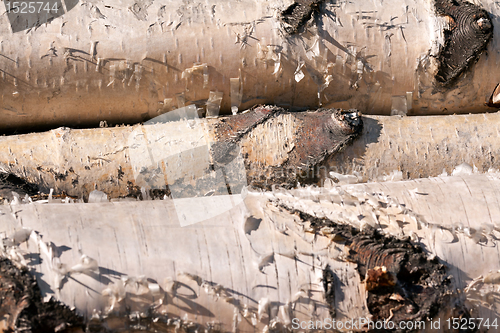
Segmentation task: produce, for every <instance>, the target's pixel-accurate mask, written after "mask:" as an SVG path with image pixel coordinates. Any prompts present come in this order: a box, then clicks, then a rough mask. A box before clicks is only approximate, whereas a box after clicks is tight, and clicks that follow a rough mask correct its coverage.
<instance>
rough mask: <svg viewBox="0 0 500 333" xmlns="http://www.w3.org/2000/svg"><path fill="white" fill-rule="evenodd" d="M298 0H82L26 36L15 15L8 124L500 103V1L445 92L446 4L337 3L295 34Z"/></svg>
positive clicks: (9, 42)
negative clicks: (469, 62)
mask: <svg viewBox="0 0 500 333" xmlns="http://www.w3.org/2000/svg"><path fill="white" fill-rule="evenodd" d="M66 2H68V1H66ZM290 4H291V2H290V1H281V0H274V1H254V0H252V1H250V0H245V1H239V2H231V3H224V2H220V1H215V0H210V1H205V2H194V3H185V2H183V1H180V0H176V1H170V2H165V1H158V0H157V1H151V2H140V1H133V0H125V1H111V2H110V1H105V2H104V1H92V2H82V3H78V4H77V5H76V6H75V7H74V8H73V9H71V10H70V11H69V12H67V13H65V14H64V15H62V16H59V17H57V18H55V19H54V20H52V21H51V22H50V23H46V24H43V25H41V26H39V27H37V28H36V29H34V28H33V29H29V30H25V31H20V32H16V33H13V32H12V28H11V26H10V22H9V20H8V16H7V15H2V16H1V18H0V32H1V34H2V41H1V43H0V54H1V57H0V70H1V73H0V93H1V98H2V100H1V105H2V112H1V116H0V126H1V128H11V129H12V128H20V127H29V126H40V125H44V126H56V125H66V126H74V125H77V124H80V125H89V124H92V125H95V124H98V123H99V121H103V120H105V121H107V122H109V123H124V122H137V121H140V120H143V119H148V118H152V117H154V116H157V115H158V114H161V113H163V112H166V111H168V110H170V109H172V108H177V107H182V106H184V105H187V104H189V103H192V104H196V105H197V106H201V107H204V105H205V104H206V103H207V101H208V102H209V103H212V104H213V102H214V101H216V102H215V103H216V106H215V109H218V106H217V104H218V103H219V102H221V104H220V107H221V111H222V112H225V113H226V114H227V113H228V112H229V110H231V108H233V110H236V109H238V110H244V109H246V108H248V107H251V106H253V105H255V104H260V103H269V104H277V105H281V106H284V107H290V108H292V109H294V108H299V107H309V108H313V107H318V106H320V105H323V106H328V107H343V108H345V107H350V108H351V107H352V108H358V109H359V110H360V111H362V112H363V113H367V114H389V113H390V112H391V110H393V111H395V112H403V113H405V112H408V113H409V114H436V113H466V112H480V111H487V110H489V108H487V107H486V106H484V103H485V102H486V101H487V100H488V98H489V97H490V95H491V93H492V92H493V89H494V88H495V86H496V84H497V83H498V80H497V79H496V78H495V75H491V74H492V72H494V71H495V68H496V67H497V66H496V62H497V58H498V52H496V51H495V50H496V49H497V48H498V47H497V44H498V39H497V36H500V31H499V29H500V24H498V22H497V17H498V15H496V13H498V7H497V6H496V4H495V2H494V1H490V0H488V1H482V2H481V6H483V7H484V8H485V9H486V10H487V11H488V12H490V13H491V14H492V18H493V25H494V27H495V31H494V39H493V41H492V42H491V43H490V44H489V48H488V56H486V55H483V56H482V57H481V58H480V60H479V62H478V63H477V64H476V65H475V66H473V67H472V69H471V70H470V71H469V72H468V73H467V75H466V76H465V77H464V78H463V79H461V80H460V81H459V82H458V83H457V84H455V85H454V86H452V87H450V88H448V89H445V90H444V91H443V92H441V93H435V91H434V87H433V83H432V82H433V75H434V72H435V71H434V70H433V69H432V66H431V67H428V66H429V64H430V62H432V59H433V57H432V56H433V55H435V54H436V52H437V51H436V50H437V49H439V45H440V43H442V29H443V27H445V26H446V24H445V21H446V20H445V19H444V18H442V17H436V15H435V13H434V8H433V2H432V1H415V0H405V1H403V2H402V1H399V0H385V1H378V0H377V1H371V2H363V1H354V2H353V1H334V2H329V1H327V2H326V3H325V4H324V5H322V6H321V13H319V17H320V20H319V21H317V22H316V23H314V24H312V25H310V26H308V27H307V29H306V32H303V33H299V34H297V35H294V36H287V35H286V33H284V31H283V29H282V26H281V23H280V21H279V19H278V16H279V13H280V12H281V11H283V10H284V9H285V8H287V6H289V5H290ZM67 6H68V5H67V4H66V7H67ZM138 13H140V14H138ZM318 22H319V25H318V24H317V23H318ZM210 94H212V99H210ZM221 95H222V100H221V99H220V96H221ZM215 96H218V97H215ZM213 112H214V108H213V107H212V111H211V113H213Z"/></svg>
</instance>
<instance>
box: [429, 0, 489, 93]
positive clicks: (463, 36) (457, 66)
mask: <svg viewBox="0 0 500 333" xmlns="http://www.w3.org/2000/svg"><path fill="white" fill-rule="evenodd" d="M436 11H437V12H438V14H439V15H443V16H446V17H448V19H449V27H448V28H447V29H445V31H444V37H445V42H444V45H443V46H442V49H441V51H440V53H439V56H438V72H437V73H436V80H437V81H438V82H440V83H442V84H444V85H448V84H450V83H452V82H453V81H454V80H455V79H456V78H458V76H459V75H460V74H462V73H463V72H464V71H465V70H466V69H467V68H469V67H470V65H472V63H473V62H475V61H477V59H478V57H479V56H480V55H481V53H482V52H483V51H484V50H485V49H486V46H487V45H488V42H489V41H490V40H491V38H492V36H493V23H492V22H491V19H490V16H489V15H488V13H487V12H486V11H485V10H484V9H482V8H480V7H479V6H477V5H475V4H472V3H470V2H468V1H465V0H436Z"/></svg>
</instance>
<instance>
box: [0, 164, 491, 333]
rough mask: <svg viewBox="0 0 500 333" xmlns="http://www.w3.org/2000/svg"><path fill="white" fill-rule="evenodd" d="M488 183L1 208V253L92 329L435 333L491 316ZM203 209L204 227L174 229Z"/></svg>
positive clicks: (460, 180)
mask: <svg viewBox="0 0 500 333" xmlns="http://www.w3.org/2000/svg"><path fill="white" fill-rule="evenodd" d="M499 179H500V178H498V175H497V174H495V175H473V176H463V177H440V178H431V179H419V180H413V181H405V182H386V183H369V184H359V185H350V186H343V187H332V186H330V185H329V184H327V187H326V188H322V189H321V188H300V189H296V190H291V191H274V192H264V193H258V192H249V193H245V194H243V195H231V196H214V197H210V198H191V199H174V200H155V201H142V202H115V203H99V204H46V205H43V204H42V205H40V204H29V205H9V206H3V207H0V210H1V211H2V212H3V214H2V215H1V216H0V223H1V229H2V230H4V231H5V232H6V234H7V235H10V236H9V237H7V238H6V239H5V240H4V246H6V251H5V253H6V254H7V255H8V256H10V257H11V258H12V259H13V260H16V261H17V262H19V263H21V264H25V265H28V267H31V268H32V269H33V272H34V274H35V275H36V277H37V280H38V283H39V286H40V288H41V290H42V293H43V295H45V296H48V295H54V296H55V297H57V299H60V300H62V301H63V302H64V303H66V304H68V305H70V306H75V307H76V309H77V311H78V312H80V313H82V314H84V315H86V316H87V318H89V317H90V315H91V314H92V313H95V312H94V310H97V311H99V312H98V313H101V314H102V315H103V314H113V315H110V316H107V317H106V316H105V317H99V316H95V317H94V319H93V321H92V323H93V325H97V324H99V325H103V326H104V325H108V326H107V327H108V328H109V327H112V329H111V330H113V329H114V330H119V329H127V328H128V329H130V328H131V326H132V325H133V324H134V323H137V321H134V320H136V319H134V318H135V317H134V316H135V313H137V316H140V317H141V318H143V319H141V320H142V321H141V322H142V324H143V325H144V326H145V327H146V326H147V327H148V328H150V329H153V328H155V327H156V328H157V329H158V328H165V327H167V326H168V327H174V326H175V325H177V326H178V327H183V328H184V329H186V330H187V328H189V327H191V328H196V327H198V326H197V325H201V326H202V327H205V328H206V327H212V328H214V329H215V328H217V329H220V331H224V332H225V331H234V330H236V329H238V330H240V331H243V332H244V331H253V330H254V329H256V330H258V331H261V330H265V329H266V326H267V328H268V329H270V330H273V329H279V328H283V329H284V328H293V327H294V326H293V325H295V327H296V325H297V323H299V324H300V323H302V321H309V320H311V318H314V320H318V321H323V323H328V322H329V320H327V319H328V318H330V320H331V319H335V320H336V321H341V322H343V323H344V324H345V323H346V322H347V321H349V320H357V321H358V322H359V319H358V318H360V317H363V318H365V317H366V318H371V320H372V321H373V322H374V323H376V322H377V321H380V322H381V321H383V320H384V319H385V320H389V321H393V322H394V323H395V325H399V323H401V322H406V323H409V322H410V321H412V322H413V323H414V325H417V324H418V323H419V322H420V321H423V322H424V324H422V323H420V324H418V325H426V327H427V331H428V330H429V329H428V328H429V327H430V326H429V325H431V324H430V322H429V321H426V318H427V317H430V318H432V320H433V322H435V321H436V320H438V318H441V322H440V325H441V326H440V327H441V329H440V330H436V331H445V330H446V328H447V326H446V325H447V324H446V319H448V318H451V317H458V316H459V315H460V316H462V317H463V318H468V317H469V316H471V317H481V318H485V319H486V318H489V322H490V323H492V322H493V320H494V319H497V318H498V301H497V300H496V299H495V298H494V297H495V295H497V290H496V288H497V286H496V283H497V280H498V279H497V277H496V273H494V272H495V271H496V270H498V269H499V268H500V260H499V257H498V251H497V247H496V246H498V244H497V242H498V238H497V237H498V235H497V231H498V225H499V223H500V220H499V219H498V216H500V214H499V212H497V210H498V205H497V200H499V198H498V193H499V190H500V180H499ZM204 209H207V210H212V213H213V214H212V215H211V217H208V215H203V214H200V215H199V216H198V220H196V221H195V220H191V221H190V223H191V224H186V223H185V222H186V220H185V216H184V215H186V214H187V215H189V214H193V211H203V210H204ZM195 222H196V223H195ZM21 228H24V229H21ZM373 228H380V230H381V231H380V232H382V233H383V234H385V235H386V236H383V235H382V234H380V233H379V232H377V231H374V229H373ZM16 230H17V232H14V231H16ZM32 230H33V231H32ZM360 230H362V231H361V232H360ZM403 236H404V237H408V238H407V239H405V238H404V237H403ZM367 237H368V238H367ZM401 237H403V238H401ZM410 239H411V241H410ZM24 240H27V242H26V243H23V241H24ZM221 240H223V241H221ZM19 243H22V244H21V245H20V246H19V247H18V246H16V244H19ZM412 244H415V246H414V245H412ZM421 247H422V248H424V249H425V253H428V254H429V255H430V256H434V255H436V256H437V258H438V259H439V262H440V263H444V264H445V266H446V267H442V266H440V264H439V263H438V262H435V261H432V260H430V261H429V260H428V259H425V256H424V257H422V254H420V252H419V251H421ZM22 251H24V252H22ZM20 253H25V255H24V259H23V256H21V255H20ZM412 258H413V259H412ZM471 258H474V260H470V259H471ZM412 260H416V261H415V262H413V261H412ZM23 261H24V263H23ZM410 268H411V269H412V271H411V272H410V271H408V269H410ZM492 272H493V273H492ZM377 274H378V275H377ZM408 274H409V275H408ZM480 275H482V276H483V277H484V278H480V279H476V281H475V282H474V283H473V285H471V286H469V288H466V287H467V284H469V283H470V282H471V281H472V279H473V278H476V277H479V276H480ZM363 280H364V282H363ZM464 290H466V292H464ZM151 306H153V308H151ZM147 309H150V310H147ZM136 311H137V312H136ZM460 311H462V312H461V313H460ZM125 313H129V314H130V316H125ZM370 313H371V314H370ZM116 316H118V319H116ZM98 318H101V319H98ZM137 318H139V317H137ZM155 318H156V319H155ZM179 318H180V319H181V320H180V319H179ZM295 318H297V319H295ZM167 319H169V320H167ZM100 320H101V321H100ZM155 325H156V326H155ZM198 328H199V329H201V328H200V327H198ZM485 328H486V327H485V326H483V327H482V329H481V331H486V329H485ZM490 331H496V329H494V328H493V327H490Z"/></svg>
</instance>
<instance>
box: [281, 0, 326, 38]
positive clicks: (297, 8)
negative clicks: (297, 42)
mask: <svg viewBox="0 0 500 333" xmlns="http://www.w3.org/2000/svg"><path fill="white" fill-rule="evenodd" d="M322 2H324V0H297V1H295V2H294V3H292V4H291V5H290V6H288V7H287V8H286V9H285V10H284V11H282V12H281V21H282V22H283V28H284V29H285V31H286V32H287V33H289V34H291V35H292V34H296V33H299V32H301V31H302V30H303V29H304V26H305V25H306V23H307V22H308V21H309V20H310V19H311V16H312V14H313V12H314V11H319V5H320V4H321V3H322Z"/></svg>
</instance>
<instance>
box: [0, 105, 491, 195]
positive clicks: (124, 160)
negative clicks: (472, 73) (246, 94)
mask: <svg viewBox="0 0 500 333" xmlns="http://www.w3.org/2000/svg"><path fill="white" fill-rule="evenodd" d="M363 119H364V127H363V132H362V133H361V135H360V136H359V137H358V138H357V139H355V140H354V141H353V142H352V144H350V145H348V146H347V147H346V148H345V149H344V150H343V151H341V152H340V153H336V154H334V155H333V156H331V157H329V158H327V160H326V161H327V163H326V165H325V166H320V165H314V166H311V168H310V169H307V168H306V169H304V170H299V167H301V166H300V165H298V166H292V167H291V168H289V167H286V168H285V167H282V168H281V169H280V166H281V165H282V164H283V162H284V161H286V160H287V159H288V157H289V153H290V151H292V150H293V149H294V145H296V144H298V143H299V142H298V139H297V136H296V134H295V133H296V132H297V130H298V129H300V127H299V126H300V124H298V123H297V122H296V121H294V118H293V117H291V116H290V114H282V115H279V116H277V117H276V118H275V119H269V120H268V121H266V122H265V123H263V124H260V125H258V126H256V127H255V128H254V129H253V130H252V131H251V132H250V133H249V134H248V135H246V136H245V137H243V139H242V140H241V141H240V143H239V147H240V154H239V156H240V157H239V158H236V159H235V160H234V161H235V162H234V163H233V164H232V166H231V168H233V169H235V170H236V169H238V170H239V171H238V172H239V173H240V175H241V177H240V180H241V182H243V183H245V184H246V175H247V174H248V173H252V174H259V173H262V174H264V175H265V176H266V178H268V179H270V184H269V185H271V184H272V178H273V176H274V177H277V175H276V174H283V175H285V176H288V177H289V178H297V179H298V181H299V182H303V180H302V179H304V178H305V177H310V176H312V174H313V173H316V174H317V175H318V176H319V178H322V179H323V180H324V179H325V178H327V177H331V175H330V172H336V173H339V174H355V175H356V176H355V177H354V176H351V177H350V178H352V179H353V180H352V181H354V182H357V181H380V180H383V179H384V177H385V178H388V179H390V178H391V177H390V175H391V174H393V172H394V171H397V172H401V177H402V178H404V179H407V178H410V179H413V178H420V177H435V176H438V175H440V174H442V173H443V172H447V173H448V174H451V173H452V171H453V169H454V168H455V167H456V166H457V165H460V164H462V163H467V164H469V165H470V166H475V167H477V169H478V171H479V172H487V171H488V170H490V169H497V170H498V169H500V160H499V159H497V158H495V156H498V155H499V154H500V147H499V145H498V142H497V141H498V140H497V137H498V131H499V130H500V113H494V114H478V115H455V116H433V117H385V116H380V117H377V116H365V117H364V118H363ZM220 121H221V119H219V120H217V119H197V120H189V121H175V122H167V123H157V124H150V125H135V126H129V127H116V128H99V129H85V130H74V129H68V128H59V129H56V130H52V131H49V132H43V133H33V134H27V135H19V136H5V137H0V166H1V167H2V169H3V170H4V171H7V172H10V173H13V174H16V175H18V176H19V177H22V178H24V179H26V180H27V181H29V182H33V183H36V184H39V185H41V186H42V187H46V188H47V189H48V188H54V189H55V190H56V192H62V191H64V192H66V193H67V194H68V195H73V196H77V197H80V198H81V197H85V198H87V197H88V195H89V193H90V192H91V191H93V190H95V189H97V190H99V191H103V192H104V193H106V194H107V195H108V196H109V197H111V198H116V197H119V196H125V195H127V194H128V193H129V185H133V186H135V185H137V186H139V187H144V188H145V189H149V188H151V187H157V188H166V187H167V185H168V186H173V185H172V183H173V182H175V181H176V180H179V179H183V181H182V184H178V185H177V186H187V185H191V186H194V187H195V188H196V187H197V184H200V182H201V181H203V180H204V179H206V178H203V177H204V175H206V174H207V173H208V174H210V172H209V171H207V170H208V168H209V164H210V163H212V162H211V157H210V156H209V155H208V154H209V149H210V145H212V144H213V143H214V142H217V138H216V137H215V130H214V128H215V127H216V126H217V124H218V123H219V122H220ZM486 124H487V125H486ZM313 139H314V138H303V139H302V140H313ZM243 156H244V159H245V160H246V161H247V162H248V163H251V165H259V166H261V167H256V168H255V169H253V170H247V171H245V168H244V166H243V165H242V162H243V158H242V157H243ZM270 167H277V169H276V170H274V171H273V173H266V172H267V171H266V170H267V169H266V168H270ZM213 175H215V173H213ZM214 177H215V176H214ZM214 179H215V178H214ZM217 184H218V183H214V184H213V186H212V187H210V186H211V185H207V186H205V187H206V191H205V192H203V193H199V196H203V195H205V194H206V193H208V192H209V191H217V186H218V185H217ZM278 185H279V184H278ZM191 196H194V195H191Z"/></svg>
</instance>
